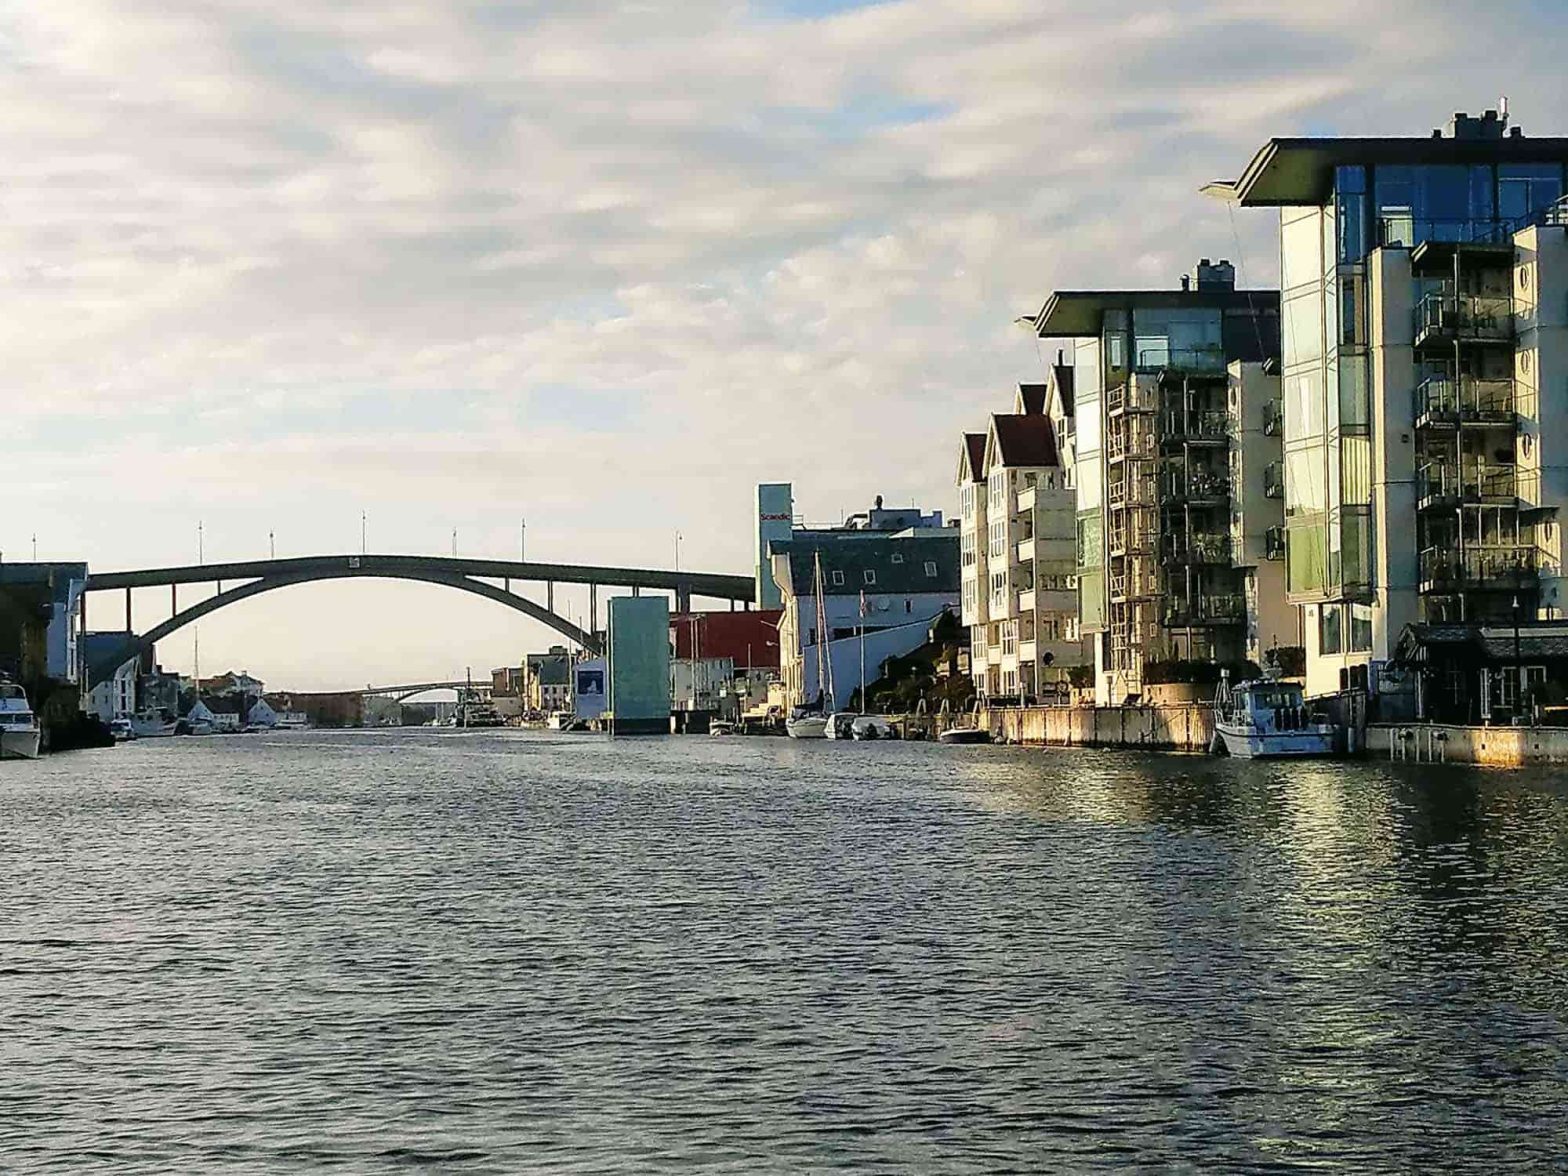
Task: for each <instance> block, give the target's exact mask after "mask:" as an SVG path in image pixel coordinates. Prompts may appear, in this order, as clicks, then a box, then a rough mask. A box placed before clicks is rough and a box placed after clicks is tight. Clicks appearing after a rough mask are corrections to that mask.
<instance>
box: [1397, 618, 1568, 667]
mask: <svg viewBox="0 0 1568 1176" xmlns="http://www.w3.org/2000/svg"><path fill="white" fill-rule="evenodd" d="M1517 633H1518V643H1519V644H1518V650H1519V653H1518V656H1519V657H1522V658H1537V659H1547V658H1568V621H1525V622H1523V623H1522V624H1521V625H1520V626H1519V628H1518V630H1517ZM1514 641H1515V629H1514V626H1513V625H1511V624H1505V625H1407V626H1406V627H1405V631H1404V632H1403V633H1402V634H1400V637H1399V643H1398V647H1397V648H1396V650H1395V659H1394V660H1395V661H1398V662H1403V663H1410V662H1421V661H1425V660H1426V656H1425V654H1426V652H1427V651H1428V650H1433V649H1439V648H1441V649H1444V650H1446V651H1448V652H1450V653H1455V654H1469V655H1470V656H1472V657H1475V658H1478V659H1480V660H1483V661H1490V662H1512V661H1513V660H1514V656H1515V654H1514Z"/></svg>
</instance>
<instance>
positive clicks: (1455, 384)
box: [1415, 376, 1519, 429]
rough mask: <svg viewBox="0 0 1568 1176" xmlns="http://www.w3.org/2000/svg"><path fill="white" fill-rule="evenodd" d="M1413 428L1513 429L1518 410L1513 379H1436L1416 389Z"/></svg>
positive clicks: (1517, 417)
mask: <svg viewBox="0 0 1568 1176" xmlns="http://www.w3.org/2000/svg"><path fill="white" fill-rule="evenodd" d="M1415 417H1416V428H1418V429H1433V428H1450V429H1452V428H1457V427H1459V426H1462V425H1463V426H1474V427H1478V428H1492V427H1498V426H1503V427H1507V428H1513V427H1514V426H1516V425H1517V424H1518V421H1519V416H1518V409H1517V405H1516V402H1515V398H1514V382H1513V381H1512V380H1477V379H1473V378H1471V377H1465V378H1463V379H1459V380H1451V379H1449V378H1448V377H1447V376H1437V377H1434V378H1433V379H1430V380H1427V381H1426V382H1424V383H1423V384H1421V385H1420V387H1418V388H1417V389H1416V402H1415Z"/></svg>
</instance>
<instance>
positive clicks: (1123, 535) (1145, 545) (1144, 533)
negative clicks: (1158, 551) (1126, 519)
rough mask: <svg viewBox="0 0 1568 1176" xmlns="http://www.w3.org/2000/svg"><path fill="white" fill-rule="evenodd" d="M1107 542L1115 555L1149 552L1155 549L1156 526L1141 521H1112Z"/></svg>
mask: <svg viewBox="0 0 1568 1176" xmlns="http://www.w3.org/2000/svg"><path fill="white" fill-rule="evenodd" d="M1107 544H1108V546H1109V548H1110V553H1111V554H1112V555H1113V556H1119V555H1142V554H1147V553H1148V552H1151V551H1153V550H1154V528H1153V527H1151V526H1148V525H1145V524H1140V523H1126V524H1123V525H1122V526H1117V525H1116V524H1115V523H1112V524H1111V530H1110V534H1109V537H1108V539H1107Z"/></svg>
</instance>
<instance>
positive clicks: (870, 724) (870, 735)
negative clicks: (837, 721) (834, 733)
mask: <svg viewBox="0 0 1568 1176" xmlns="http://www.w3.org/2000/svg"><path fill="white" fill-rule="evenodd" d="M849 729H850V734H851V735H852V736H853V737H854V738H856V739H858V740H861V741H867V740H872V739H897V738H898V729H897V728H896V727H894V726H893V724H892V723H890V722H888V721H887V720H886V719H884V718H883V717H882V716H881V715H856V716H855V720H854V722H852V723H851V724H850V728H849Z"/></svg>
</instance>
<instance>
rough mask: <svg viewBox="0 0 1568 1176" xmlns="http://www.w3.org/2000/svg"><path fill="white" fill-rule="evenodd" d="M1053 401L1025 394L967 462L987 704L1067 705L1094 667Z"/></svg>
mask: <svg viewBox="0 0 1568 1176" xmlns="http://www.w3.org/2000/svg"><path fill="white" fill-rule="evenodd" d="M1068 371H1069V372H1070V371H1071V369H1068ZM1069 378H1070V376H1069ZM1050 400H1051V388H1050V386H1048V385H1045V384H1022V385H1020V386H1019V388H1018V394H1017V396H1016V397H1015V400H1014V404H1013V412H1011V413H998V414H995V415H993V416H992V417H991V420H990V425H989V427H988V429H987V430H986V432H984V433H966V434H964V438H963V444H962V446H961V449H960V453H959V471H958V485H959V543H960V550H961V554H962V573H961V580H962V583H961V594H962V611H961V617H962V620H963V623H964V624H965V625H966V626H968V628H969V636H970V672H971V674H972V676H973V679H974V684H975V692H976V693H977V694H978V695H980V696H981V697H983V698H987V699H1020V700H1039V699H1040V698H1043V697H1049V698H1052V699H1055V698H1062V699H1064V700H1065V697H1066V694H1067V690H1068V678H1069V675H1070V673H1071V671H1072V670H1073V668H1075V667H1077V666H1081V665H1083V664H1084V663H1085V660H1086V655H1085V652H1084V647H1083V642H1082V640H1081V638H1080V634H1079V625H1078V607H1077V606H1078V600H1077V590H1076V573H1077V561H1076V549H1077V540H1076V514H1075V499H1074V491H1073V487H1072V484H1071V480H1070V476H1069V467H1068V466H1067V465H1066V464H1065V463H1064V462H1063V460H1062V453H1061V447H1060V444H1059V442H1058V426H1057V424H1056V423H1053V421H1052V419H1051V416H1050V414H1049V413H1048V412H1047V405H1048V404H1049V403H1050Z"/></svg>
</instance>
